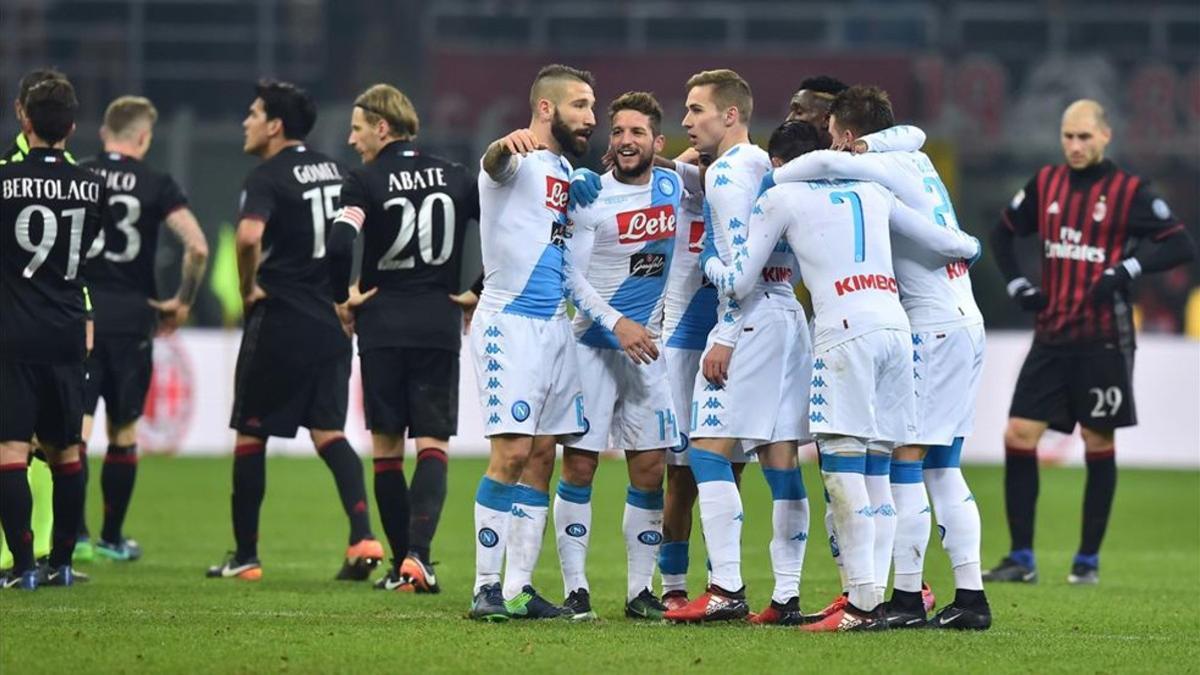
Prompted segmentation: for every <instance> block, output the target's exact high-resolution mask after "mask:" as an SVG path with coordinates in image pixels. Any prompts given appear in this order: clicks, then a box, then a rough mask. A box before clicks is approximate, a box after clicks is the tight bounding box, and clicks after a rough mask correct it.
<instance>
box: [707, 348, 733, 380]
mask: <svg viewBox="0 0 1200 675" xmlns="http://www.w3.org/2000/svg"><path fill="white" fill-rule="evenodd" d="M732 358H733V347H730V346H729V345H723V344H720V343H718V344H714V345H713V346H712V347H710V348H709V350H708V351H707V352H705V354H704V362H703V363H702V364H700V369H701V371H702V372H703V373H704V379H706V380H708V381H709V382H711V383H713V384H715V385H717V386H718V387H724V386H725V381H726V380H728V379H729V361H730V359H732Z"/></svg>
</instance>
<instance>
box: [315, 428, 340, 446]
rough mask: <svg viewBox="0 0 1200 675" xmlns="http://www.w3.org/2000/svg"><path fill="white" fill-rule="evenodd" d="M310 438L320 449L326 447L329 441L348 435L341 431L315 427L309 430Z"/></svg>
mask: <svg viewBox="0 0 1200 675" xmlns="http://www.w3.org/2000/svg"><path fill="white" fill-rule="evenodd" d="M308 436H309V438H311V439H312V442H313V445H314V446H315V447H317V448H318V449H320V448H323V447H325V446H326V445H328V444H329V443H332V442H333V441H336V440H338V439H339V438H344V437H345V436H346V435H345V434H344V433H342V432H341V431H327V430H324V429H313V430H312V431H310V432H308Z"/></svg>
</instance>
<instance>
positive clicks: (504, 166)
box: [470, 64, 620, 621]
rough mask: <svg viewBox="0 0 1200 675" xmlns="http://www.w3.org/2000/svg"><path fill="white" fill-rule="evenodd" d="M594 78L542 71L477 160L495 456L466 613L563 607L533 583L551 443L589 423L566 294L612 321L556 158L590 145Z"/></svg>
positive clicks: (480, 359)
mask: <svg viewBox="0 0 1200 675" xmlns="http://www.w3.org/2000/svg"><path fill="white" fill-rule="evenodd" d="M593 82H594V80H593V79H592V75H591V73H588V72H587V71H582V70H578V69H575V68H570V67H568V66H563V65H557V64H556V65H550V66H546V67H544V68H542V69H541V71H539V72H538V74H537V77H536V78H535V79H534V82H533V86H532V88H531V89H530V93H529V107H530V109H531V113H532V115H531V119H530V122H529V126H528V127H526V128H523V129H517V130H516V131H513V132H512V133H510V134H508V135H507V136H504V137H503V138H501V139H499V140H497V141H495V142H493V143H492V144H491V145H490V146H488V149H487V152H486V153H485V154H484V156H483V159H482V161H481V166H482V169H483V170H482V172H481V173H480V174H479V198H480V225H479V228H480V241H481V249H482V253H483V269H484V271H485V273H486V277H485V280H484V286H483V293H482V296H481V297H480V299H479V305H478V308H477V309H476V311H475V316H474V319H473V323H474V327H473V329H472V330H471V352H472V355H473V361H474V364H475V375H476V383H477V385H478V387H479V402H480V408H481V410H482V411H483V415H484V429H485V433H486V435H487V436H488V438H489V440H490V441H491V459H490V461H489V463H488V468H487V472H486V473H485V474H484V476H483V477H482V478H481V479H480V481H479V488H478V490H477V491H476V494H475V539H476V549H475V583H474V585H473V587H472V588H473V590H474V594H475V597H474V600H473V602H472V606H471V611H470V616H471V618H474V619H479V620H485V621H503V620H507V619H508V618H510V617H513V618H554V617H560V616H564V615H566V614H568V613H570V610H567V609H565V608H563V607H558V606H555V605H552V604H551V603H549V602H548V601H546V600H545V599H544V598H543V597H541V596H540V595H539V594H538V593H537V591H536V590H534V588H533V585H532V580H533V569H534V567H535V566H536V565H537V559H538V556H539V554H540V553H541V544H542V535H543V533H544V531H545V527H546V516H547V512H548V511H549V503H550V496H549V483H550V474H551V473H552V472H553V469H554V451H555V443H556V441H557V440H558V439H559V438H560V437H564V436H571V435H577V434H581V433H583V432H584V431H585V430H586V429H585V427H586V420H585V417H584V407H583V405H584V401H583V391H582V388H581V386H580V382H579V373H578V368H577V365H576V364H577V357H576V349H575V340H574V336H573V335H572V333H571V324H570V322H569V321H568V320H567V313H566V303H565V301H564V300H565V298H566V297H568V296H572V297H573V299H574V301H575V304H576V306H577V308H578V310H579V311H580V312H583V313H585V314H586V315H588V316H590V317H591V318H592V319H593V320H594V321H597V322H598V323H600V324H601V325H603V326H604V327H605V328H606V329H608V330H610V331H611V330H613V329H614V328H616V323H617V320H618V319H619V318H620V316H619V315H618V314H616V313H615V312H603V311H601V309H600V308H598V307H596V306H595V305H593V304H590V300H592V299H594V298H595V297H596V296H595V291H590V292H589V290H590V289H588V288H587V281H586V279H585V278H584V277H583V275H582V274H580V273H579V272H578V271H577V270H573V269H572V267H571V265H570V262H569V257H568V256H567V254H566V250H565V249H566V242H567V238H568V237H570V234H571V232H570V225H569V222H568V219H567V207H568V185H569V182H570V177H571V165H570V164H569V163H568V162H567V160H566V159H565V158H564V157H563V155H564V154H567V153H569V154H571V155H573V156H576V157H579V156H582V155H583V154H584V153H585V152H586V151H587V147H588V139H589V138H590V136H591V133H592V128H593V127H595V125H596V117H595V115H594V114H593V112H592V107H593V106H594V105H595V103H596V97H595V94H594V93H593V92H592V85H593ZM506 553H507V569H506V571H505V578H504V586H503V588H501V585H500V565H501V560H503V559H504V558H505V554H506ZM506 598H507V601H506Z"/></svg>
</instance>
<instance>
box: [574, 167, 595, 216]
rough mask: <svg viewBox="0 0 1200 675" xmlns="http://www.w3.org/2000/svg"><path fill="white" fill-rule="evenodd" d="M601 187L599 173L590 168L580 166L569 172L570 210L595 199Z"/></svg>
mask: <svg viewBox="0 0 1200 675" xmlns="http://www.w3.org/2000/svg"><path fill="white" fill-rule="evenodd" d="M601 189H603V187H602V185H601V183H600V174H598V173H596V172H595V171H592V170H591V169H588V168H584V167H580V168H578V169H575V170H574V171H572V172H571V188H570V191H569V194H570V197H571V210H574V209H575V208H577V207H578V208H582V207H584V206H587V205H589V204H591V203H592V202H594V201H596V199H597V198H598V197H599V196H600V190H601Z"/></svg>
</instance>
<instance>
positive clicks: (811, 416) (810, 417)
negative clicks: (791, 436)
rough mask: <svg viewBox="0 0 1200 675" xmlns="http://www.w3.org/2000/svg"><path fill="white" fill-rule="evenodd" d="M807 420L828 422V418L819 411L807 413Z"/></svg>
mask: <svg viewBox="0 0 1200 675" xmlns="http://www.w3.org/2000/svg"><path fill="white" fill-rule="evenodd" d="M808 421H809V422H829V420H827V419H825V415H823V414H821V413H819V412H814V413H809V414H808Z"/></svg>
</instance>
